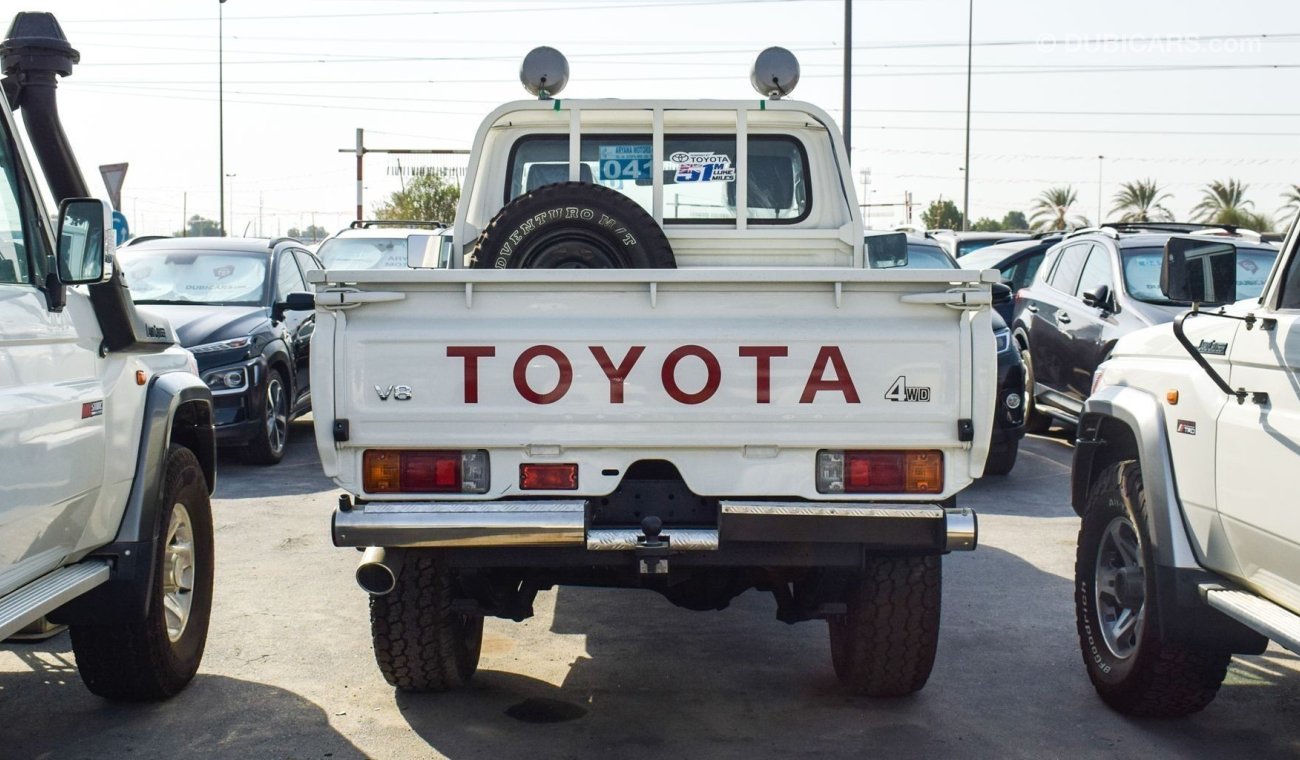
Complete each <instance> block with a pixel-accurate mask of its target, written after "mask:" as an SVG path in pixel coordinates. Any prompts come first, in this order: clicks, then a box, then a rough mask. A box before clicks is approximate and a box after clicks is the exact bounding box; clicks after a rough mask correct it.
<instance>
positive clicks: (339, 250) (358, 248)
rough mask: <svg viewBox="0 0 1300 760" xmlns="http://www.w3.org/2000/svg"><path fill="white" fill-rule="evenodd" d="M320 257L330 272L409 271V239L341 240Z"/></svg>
mask: <svg viewBox="0 0 1300 760" xmlns="http://www.w3.org/2000/svg"><path fill="white" fill-rule="evenodd" d="M316 255H317V256H318V257H319V258H320V260H321V264H323V265H324V266H325V268H326V269H406V266H407V257H406V238H405V237H394V238H377V237H364V238H363V237H354V238H346V237H337V238H330V239H329V240H326V241H325V242H324V243H321V244H320V248H319V249H317V251H316Z"/></svg>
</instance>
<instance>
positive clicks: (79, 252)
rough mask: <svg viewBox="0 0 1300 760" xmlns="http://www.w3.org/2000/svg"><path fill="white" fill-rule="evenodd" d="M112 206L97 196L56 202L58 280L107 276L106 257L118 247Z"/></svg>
mask: <svg viewBox="0 0 1300 760" xmlns="http://www.w3.org/2000/svg"><path fill="white" fill-rule="evenodd" d="M112 231H113V207H112V206H110V205H108V203H106V202H104V201H101V200H99V199H98V198H68V199H67V200H65V201H63V203H61V204H59V252H58V256H57V257H56V259H57V262H58V270H59V281H60V282H62V283H63V284H64V285H84V284H94V283H100V282H103V281H104V280H106V279H108V278H107V277H106V271H105V267H104V261H105V259H106V258H107V257H108V256H109V255H110V254H112V253H113V251H114V250H116V248H117V244H116V242H115V240H116V239H115V238H109V236H108V235H109V233H111V232H112Z"/></svg>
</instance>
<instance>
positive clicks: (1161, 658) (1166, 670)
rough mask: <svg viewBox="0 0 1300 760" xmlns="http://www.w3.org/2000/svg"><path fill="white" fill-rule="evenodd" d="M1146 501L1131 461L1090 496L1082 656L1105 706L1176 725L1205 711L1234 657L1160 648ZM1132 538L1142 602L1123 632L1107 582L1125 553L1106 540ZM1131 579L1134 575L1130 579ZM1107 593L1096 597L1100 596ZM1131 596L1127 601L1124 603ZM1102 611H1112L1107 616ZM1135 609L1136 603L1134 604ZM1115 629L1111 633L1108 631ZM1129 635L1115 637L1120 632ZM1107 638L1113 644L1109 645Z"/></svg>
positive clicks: (1078, 575)
mask: <svg viewBox="0 0 1300 760" xmlns="http://www.w3.org/2000/svg"><path fill="white" fill-rule="evenodd" d="M1146 513H1147V504H1146V493H1145V491H1144V489H1143V487H1142V473H1141V469H1140V468H1139V466H1138V463H1137V462H1136V461H1133V460H1126V461H1123V462H1118V463H1116V464H1113V465H1111V466H1110V467H1107V468H1106V469H1105V470H1103V471H1102V472H1101V473H1100V474H1099V475H1098V476H1097V480H1096V482H1094V483H1093V485H1092V489H1091V491H1090V492H1089V494H1088V504H1087V511H1086V512H1084V514H1083V522H1082V524H1081V525H1080V527H1079V543H1078V553H1077V554H1076V557H1075V565H1074V577H1075V580H1074V603H1075V613H1076V623H1077V627H1078V631H1079V648H1080V651H1081V652H1082V654H1083V662H1084V665H1085V666H1086V667H1087V670H1088V678H1089V679H1090V680H1091V681H1092V685H1093V687H1094V688H1095V689H1096V690H1097V694H1098V696H1100V697H1101V699H1102V701H1104V702H1105V703H1106V704H1107V705H1109V706H1110V707H1111V708H1113V709H1114V710H1116V711H1118V712H1121V713H1124V714H1125V715H1132V716H1135V717H1147V718H1175V717H1181V716H1184V715H1190V714H1192V713H1194V712H1198V711H1200V710H1202V709H1204V708H1205V706H1206V705H1208V704H1209V703H1210V702H1211V701H1212V700H1213V699H1214V697H1215V695H1216V694H1217V693H1218V691H1219V686H1220V685H1222V683H1223V679H1224V677H1225V676H1226V675H1227V670H1228V663H1229V661H1230V660H1231V659H1232V655H1231V654H1230V653H1229V652H1226V651H1219V650H1213V649H1204V648H1198V647H1189V646H1185V645H1180V644H1176V643H1166V642H1163V641H1161V635H1160V625H1159V622H1160V621H1159V620H1158V619H1157V616H1156V615H1154V614H1150V613H1151V612H1152V611H1153V610H1156V609H1159V600H1158V599H1157V598H1156V594H1157V586H1156V583H1155V579H1154V576H1153V573H1151V572H1150V569H1151V568H1153V567H1154V564H1153V560H1152V555H1151V546H1150V542H1149V541H1148V540H1147V535H1146V525H1147V522H1146ZM1117 534H1118V535H1124V536H1133V537H1135V538H1136V541H1137V551H1136V552H1132V550H1131V549H1130V550H1129V553H1130V554H1132V558H1131V559H1130V561H1129V562H1128V565H1133V563H1134V561H1137V562H1140V565H1138V567H1139V568H1140V571H1141V572H1142V575H1141V576H1140V577H1141V578H1142V579H1143V580H1142V588H1144V589H1145V591H1144V593H1143V595H1142V596H1143V601H1142V606H1141V611H1140V612H1139V613H1138V615H1137V616H1136V620H1137V625H1136V626H1135V627H1134V628H1131V629H1129V628H1122V627H1120V626H1119V625H1118V623H1119V622H1120V620H1121V618H1120V617H1119V616H1117V615H1115V614H1114V613H1115V610H1116V609H1117V606H1118V604H1117V602H1116V601H1112V600H1116V599H1117V598H1116V597H1114V596H1111V595H1109V594H1107V593H1106V591H1105V589H1106V588H1110V587H1111V584H1109V583H1107V581H1106V576H1108V575H1110V574H1111V573H1112V572H1113V570H1114V569H1116V567H1117V566H1119V565H1122V564H1124V563H1123V562H1122V559H1121V558H1122V556H1123V553H1122V552H1118V551H1110V547H1111V546H1117V545H1118V544H1117V543H1116V540H1115V539H1114V538H1108V535H1110V536H1114V535H1117ZM1129 572H1130V573H1131V572H1132V570H1130V571H1129ZM1098 588H1101V589H1103V592H1102V593H1100V594H1099V593H1098V591H1097V589H1098ZM1123 596H1127V595H1123ZM1103 603H1104V604H1105V605H1106V609H1102V607H1103ZM1129 603H1130V604H1131V603H1132V601H1131V600H1130V602H1129ZM1105 626H1109V628H1105ZM1119 630H1128V631H1130V632H1129V633H1126V634H1124V635H1117V634H1116V631H1119ZM1108 634H1109V638H1108Z"/></svg>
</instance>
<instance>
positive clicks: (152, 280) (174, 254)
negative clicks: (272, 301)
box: [119, 248, 270, 306]
mask: <svg viewBox="0 0 1300 760" xmlns="http://www.w3.org/2000/svg"><path fill="white" fill-rule="evenodd" d="M119 250H120V253H119V256H120V257H121V259H122V270H123V272H124V274H125V275H126V281H127V284H128V285H129V286H130V287H131V297H132V298H133V299H135V301H136V303H206V304H222V305H226V306H258V305H261V304H262V303H263V301H264V300H265V298H266V267H267V263H268V262H269V261H270V259H269V257H268V254H265V253H241V252H237V251H198V252H195V251H132V250H131V249H130V248H126V249H119Z"/></svg>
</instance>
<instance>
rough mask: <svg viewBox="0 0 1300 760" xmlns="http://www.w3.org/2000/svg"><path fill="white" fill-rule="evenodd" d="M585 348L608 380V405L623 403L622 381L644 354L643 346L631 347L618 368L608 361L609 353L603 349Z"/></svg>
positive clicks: (597, 347) (600, 347)
mask: <svg viewBox="0 0 1300 760" xmlns="http://www.w3.org/2000/svg"><path fill="white" fill-rule="evenodd" d="M587 348H588V349H590V350H591V355H592V356H594V357H596V361H597V362H598V363H599V364H600V369H601V370H602V371H603V372H604V373H605V377H607V378H609V403H611V404H621V403H623V381H624V380H626V379H627V375H628V373H629V372H631V371H632V367H633V365H635V364H636V360H637V359H640V358H641V354H643V353H645V346H632V348H630V349H628V352H627V356H624V357H623V361H622V362H621V363H619V365H618V366H614V362H613V361H611V360H610V358H609V353H608V352H607V351H605V349H604V347H602V346H587Z"/></svg>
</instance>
